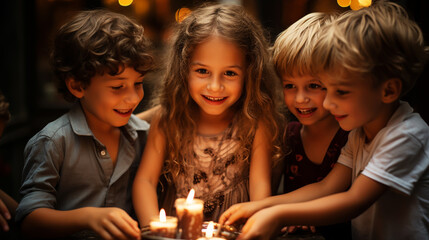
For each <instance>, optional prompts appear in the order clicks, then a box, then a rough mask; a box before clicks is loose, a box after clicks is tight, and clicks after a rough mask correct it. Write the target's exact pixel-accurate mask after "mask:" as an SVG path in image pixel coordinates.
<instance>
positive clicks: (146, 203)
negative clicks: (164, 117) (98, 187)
mask: <svg viewBox="0 0 429 240" xmlns="http://www.w3.org/2000/svg"><path fill="white" fill-rule="evenodd" d="M158 124H159V118H158V116H157V117H155V118H154V119H153V121H152V124H151V127H150V130H149V136H148V140H147V143H146V147H145V150H144V152H143V156H142V160H141V163H140V166H139V169H138V170H137V174H136V177H135V179H134V184H133V204H134V209H135V211H136V214H137V217H138V220H139V223H140V225H141V226H144V225H148V224H149V221H150V219H151V218H152V217H154V216H158V215H159V212H158V211H159V209H158V198H157V192H156V187H157V185H158V181H159V176H160V174H161V170H162V166H163V163H164V156H165V137H164V134H163V133H162V131H161V130H160V129H159V125H158Z"/></svg>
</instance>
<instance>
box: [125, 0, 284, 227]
mask: <svg viewBox="0 0 429 240" xmlns="http://www.w3.org/2000/svg"><path fill="white" fill-rule="evenodd" d="M267 45H268V43H267V41H266V39H265V37H264V34H263V31H262V29H261V27H260V25H259V24H258V23H257V22H256V21H255V20H253V19H252V18H251V17H250V16H249V15H248V14H247V13H246V12H245V10H244V9H243V8H242V7H240V6H234V5H214V6H206V7H200V8H199V9H197V10H195V11H193V12H192V13H191V14H190V15H189V16H188V17H187V18H186V19H184V20H183V21H182V22H181V23H180V24H178V28H177V32H176V35H175V38H174V42H173V45H172V52H171V57H170V58H169V59H170V60H169V63H168V67H167V73H166V76H165V83H164V86H163V92H162V94H161V96H160V98H161V99H160V106H161V107H160V109H159V110H158V112H159V114H157V115H156V116H154V119H152V122H151V128H150V132H149V137H148V143H147V146H146V148H145V151H144V153H143V159H142V162H141V164H140V167H139V170H138V172H137V175H136V179H135V181H134V187H133V202H134V207H135V209H136V212H137V216H138V219H139V222H140V224H142V225H146V224H148V223H149V219H150V218H151V217H153V216H156V215H159V208H158V202H157V194H156V186H157V184H158V181H159V178H160V175H161V173H162V172H161V171H162V170H164V172H166V173H167V174H168V177H169V178H168V179H170V180H172V182H173V183H174V188H172V187H169V188H168V190H169V191H170V190H176V192H175V194H172V195H170V192H167V193H166V195H167V197H166V200H165V201H164V205H162V207H163V208H165V209H166V211H167V213H168V212H169V213H168V214H170V215H173V214H174V211H172V208H173V206H172V205H173V204H174V199H176V198H179V197H185V198H186V196H187V195H188V192H189V190H190V189H192V188H193V189H194V190H195V194H196V195H195V197H196V198H199V199H202V200H204V217H205V219H206V220H213V221H217V219H218V217H219V216H220V214H221V213H222V212H223V211H224V210H225V209H227V208H228V207H229V206H231V205H232V204H234V203H238V202H245V201H249V197H250V200H258V199H262V198H265V197H267V196H269V195H270V194H271V184H270V177H271V174H270V170H271V159H272V158H273V157H274V158H275V157H279V151H280V150H279V149H281V148H280V139H279V138H278V137H277V136H278V135H279V134H278V132H280V131H279V126H281V123H280V122H279V119H280V114H279V113H278V112H276V109H275V107H276V104H275V102H274V99H277V98H276V95H275V94H274V92H273V91H274V89H276V86H275V85H274V84H276V83H279V81H278V79H276V78H275V73H274V72H273V70H272V67H270V65H269V63H270V61H269V54H268V50H267ZM277 89H278V88H277ZM279 100H280V99H279ZM164 163H165V168H164V169H163V166H164Z"/></svg>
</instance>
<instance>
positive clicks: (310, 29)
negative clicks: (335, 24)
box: [272, 12, 336, 77]
mask: <svg viewBox="0 0 429 240" xmlns="http://www.w3.org/2000/svg"><path fill="white" fill-rule="evenodd" d="M335 17H336V15H335V14H328V13H321V12H315V13H310V14H307V15H305V16H304V17H302V18H300V19H299V20H298V21H296V22H295V23H294V24H292V25H290V26H289V27H288V28H287V29H286V30H284V31H283V32H281V33H280V34H279V35H278V37H277V39H276V41H275V42H274V45H273V48H272V51H273V63H274V67H275V69H276V72H277V75H278V76H279V77H281V76H288V77H294V76H303V75H307V74H311V70H312V67H311V64H312V63H311V53H312V51H313V48H314V45H315V44H316V43H317V41H318V39H319V36H320V33H321V31H320V28H321V27H322V26H324V25H326V24H328V23H331V22H332V21H333V20H334V18H335Z"/></svg>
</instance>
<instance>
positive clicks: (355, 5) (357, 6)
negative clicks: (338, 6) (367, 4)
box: [350, 0, 362, 10]
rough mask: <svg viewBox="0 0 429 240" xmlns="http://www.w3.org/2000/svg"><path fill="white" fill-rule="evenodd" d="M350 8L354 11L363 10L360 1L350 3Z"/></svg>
mask: <svg viewBox="0 0 429 240" xmlns="http://www.w3.org/2000/svg"><path fill="white" fill-rule="evenodd" d="M350 8H351V9H352V10H359V9H361V8H362V6H361V5H360V4H359V0H352V1H351V3H350Z"/></svg>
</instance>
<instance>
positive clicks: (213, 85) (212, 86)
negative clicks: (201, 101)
mask: <svg viewBox="0 0 429 240" xmlns="http://www.w3.org/2000/svg"><path fill="white" fill-rule="evenodd" d="M223 88H224V86H223V84H222V81H221V78H220V77H217V76H213V77H212V78H211V79H210V80H209V82H208V83H207V89H208V90H209V91H213V92H217V91H221V90H223Z"/></svg>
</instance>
